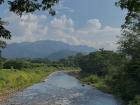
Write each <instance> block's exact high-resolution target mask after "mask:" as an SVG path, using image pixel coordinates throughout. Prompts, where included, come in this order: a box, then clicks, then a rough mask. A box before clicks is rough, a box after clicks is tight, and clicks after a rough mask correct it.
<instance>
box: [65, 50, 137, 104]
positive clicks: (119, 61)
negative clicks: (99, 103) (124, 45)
mask: <svg viewBox="0 0 140 105" xmlns="http://www.w3.org/2000/svg"><path fill="white" fill-rule="evenodd" d="M67 60H68V61H67ZM63 61H65V64H66V62H69V63H68V64H72V65H73V64H76V65H77V67H80V68H81V72H79V73H77V75H78V79H79V80H80V81H81V82H84V83H86V84H90V85H91V86H94V87H96V88H98V89H101V90H102V91H104V92H109V93H110V92H111V93H113V94H115V95H116V96H117V97H119V98H121V99H122V100H124V102H125V103H126V105H127V104H129V103H130V105H135V104H133V103H139V95H140V82H139V81H140V60H136V59H135V60H134V59H133V60H132V58H130V57H128V56H126V55H124V54H122V53H116V52H113V51H106V50H103V49H101V50H100V51H97V52H93V53H90V54H88V55H80V56H79V55H76V56H74V57H72V58H71V60H69V59H68V58H67V59H65V60H63ZM76 65H73V66H74V67H75V66H76ZM135 97H136V98H135ZM136 105H137V104H136Z"/></svg>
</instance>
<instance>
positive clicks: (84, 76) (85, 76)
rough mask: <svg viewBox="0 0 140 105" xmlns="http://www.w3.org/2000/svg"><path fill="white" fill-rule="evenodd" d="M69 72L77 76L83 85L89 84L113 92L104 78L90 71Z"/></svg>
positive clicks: (106, 91)
mask: <svg viewBox="0 0 140 105" xmlns="http://www.w3.org/2000/svg"><path fill="white" fill-rule="evenodd" d="M68 74H70V75H72V76H74V77H76V78H77V79H78V80H79V81H80V82H81V83H82V84H83V85H84V84H87V85H90V86H92V87H95V88H97V89H99V90H101V91H103V92H105V93H111V89H110V88H109V86H108V85H107V84H106V83H105V80H104V78H101V77H98V76H96V75H93V74H89V73H83V72H80V71H76V72H75V71H74V72H68Z"/></svg>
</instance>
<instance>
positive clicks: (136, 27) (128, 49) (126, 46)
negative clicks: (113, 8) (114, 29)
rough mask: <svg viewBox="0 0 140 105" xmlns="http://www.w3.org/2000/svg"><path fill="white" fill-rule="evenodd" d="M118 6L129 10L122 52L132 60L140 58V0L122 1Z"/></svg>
mask: <svg viewBox="0 0 140 105" xmlns="http://www.w3.org/2000/svg"><path fill="white" fill-rule="evenodd" d="M116 5H117V6H120V7H121V8H122V9H126V10H127V15H126V18H125V23H124V24H123V25H122V37H121V40H120V41H119V44H120V50H121V51H122V52H123V53H125V54H127V55H129V56H131V57H132V58H137V57H139V58H140V54H139V53H140V0H120V1H119V2H117V3H116Z"/></svg>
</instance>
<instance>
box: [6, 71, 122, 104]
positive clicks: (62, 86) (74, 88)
mask: <svg viewBox="0 0 140 105" xmlns="http://www.w3.org/2000/svg"><path fill="white" fill-rule="evenodd" d="M4 105H120V103H119V102H118V101H117V100H116V99H115V98H114V97H113V96H112V95H110V94H107V93H103V92H101V91H99V90H97V89H96V88H93V87H91V86H88V85H85V86H83V85H82V84H81V83H80V82H79V81H78V80H77V79H76V78H75V77H73V76H70V75H68V74H66V73H64V72H56V73H53V74H52V75H50V76H49V77H48V79H47V80H46V81H44V82H41V83H38V84H35V85H33V86H31V87H28V88H26V89H24V90H23V91H20V92H17V93H15V94H14V95H13V96H12V97H11V98H10V99H9V100H8V102H7V103H5V104H4Z"/></svg>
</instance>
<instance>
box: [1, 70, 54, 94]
mask: <svg viewBox="0 0 140 105" xmlns="http://www.w3.org/2000/svg"><path fill="white" fill-rule="evenodd" d="M55 70H56V68H53V67H49V68H44V67H40V68H35V69H34V70H32V69H24V70H14V69H13V70H11V69H0V93H4V92H5V91H7V90H8V91H10V90H16V89H21V88H24V87H27V86H30V85H32V84H34V83H37V82H39V81H41V80H42V79H43V78H45V77H47V76H48V75H49V74H50V73H52V72H54V71H55Z"/></svg>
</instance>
